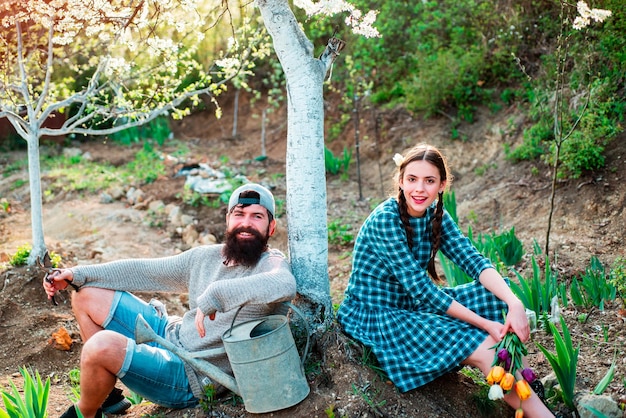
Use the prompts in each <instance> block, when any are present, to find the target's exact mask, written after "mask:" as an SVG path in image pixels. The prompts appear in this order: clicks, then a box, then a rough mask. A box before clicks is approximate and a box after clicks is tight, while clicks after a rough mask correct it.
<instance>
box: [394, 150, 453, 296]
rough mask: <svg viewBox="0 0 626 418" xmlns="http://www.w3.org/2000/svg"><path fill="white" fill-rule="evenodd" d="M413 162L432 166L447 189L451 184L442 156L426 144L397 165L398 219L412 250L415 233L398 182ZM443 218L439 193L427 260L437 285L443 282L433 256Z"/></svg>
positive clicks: (450, 176)
mask: <svg viewBox="0 0 626 418" xmlns="http://www.w3.org/2000/svg"><path fill="white" fill-rule="evenodd" d="M413 161H426V162H429V163H430V164H432V165H434V166H435V167H436V168H437V170H438V171H439V176H440V177H441V181H447V186H448V187H449V185H450V183H452V175H451V174H450V172H449V170H448V164H447V162H446V159H445V157H444V156H443V154H442V153H441V152H440V151H439V150H438V149H437V148H435V147H433V146H432V145H428V144H418V145H416V146H415V147H413V148H411V149H410V150H409V151H408V152H407V153H406V155H405V156H404V157H403V158H402V160H401V161H400V162H399V164H398V171H397V172H396V176H395V178H394V180H395V184H396V190H397V191H398V196H397V200H398V204H399V207H400V219H401V220H402V225H404V229H405V230H406V237H407V244H408V245H409V248H410V249H413V238H414V237H415V232H414V231H413V228H412V227H411V223H410V222H409V220H410V219H411V215H409V208H408V205H407V202H406V198H405V197H404V192H403V190H402V188H401V187H400V180H401V179H402V178H403V176H404V171H405V169H406V166H407V165H408V164H409V163H411V162H413ZM442 218H443V192H440V193H439V196H438V199H437V207H436V209H435V212H434V214H433V217H432V220H431V223H432V234H431V251H430V259H429V260H428V274H429V275H430V278H431V279H432V280H433V282H435V283H437V284H443V283H444V280H442V279H441V278H440V277H439V275H438V274H437V270H436V269H435V256H436V255H437V251H439V245H440V242H441V220H442Z"/></svg>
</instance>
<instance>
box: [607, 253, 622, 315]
mask: <svg viewBox="0 0 626 418" xmlns="http://www.w3.org/2000/svg"><path fill="white" fill-rule="evenodd" d="M609 283H611V284H612V285H613V286H614V287H615V291H616V292H617V294H618V295H619V297H620V299H621V301H622V306H623V307H624V308H626V258H622V257H617V258H616V259H615V261H614V262H613V265H612V266H611V272H610V273H609Z"/></svg>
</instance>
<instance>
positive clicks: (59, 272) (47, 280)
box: [43, 269, 74, 299]
mask: <svg viewBox="0 0 626 418" xmlns="http://www.w3.org/2000/svg"><path fill="white" fill-rule="evenodd" d="M73 280H74V273H72V270H70V269H51V270H50V272H48V273H47V274H46V275H45V276H44V278H43V289H44V290H45V292H46V294H47V295H48V299H53V298H54V295H55V294H56V292H58V291H59V290H64V289H65V288H67V286H68V285H69V284H71V283H72V281H73Z"/></svg>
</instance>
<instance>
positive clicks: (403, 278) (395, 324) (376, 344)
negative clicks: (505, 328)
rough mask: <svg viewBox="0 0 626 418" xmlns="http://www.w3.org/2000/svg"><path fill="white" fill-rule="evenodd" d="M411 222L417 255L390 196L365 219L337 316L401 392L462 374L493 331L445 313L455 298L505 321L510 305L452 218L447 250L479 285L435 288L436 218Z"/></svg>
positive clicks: (445, 233)
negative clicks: (484, 279) (488, 285)
mask: <svg viewBox="0 0 626 418" xmlns="http://www.w3.org/2000/svg"><path fill="white" fill-rule="evenodd" d="M433 211H434V205H433V206H432V207H430V208H429V209H428V211H427V214H426V216H424V217H423V218H412V219H411V222H412V226H413V228H414V231H415V237H414V244H413V250H412V251H411V250H409V248H408V245H407V240H406V232H405V230H404V228H403V226H402V222H401V220H400V213H399V209H398V203H397V202H396V201H395V199H393V198H392V199H388V200H387V201H385V202H383V203H382V204H381V205H379V206H378V207H377V208H376V209H375V210H374V211H373V212H372V213H371V214H370V216H369V217H368V218H367V220H366V221H365V222H364V224H363V226H362V227H361V230H360V231H359V234H358V236H357V239H356V243H355V246H354V252H353V262H352V264H353V266H352V274H351V276H350V281H349V283H348V286H347V289H346V294H345V298H344V301H343V302H342V304H341V307H340V308H339V312H338V316H337V319H338V321H339V323H340V324H341V325H342V327H343V329H344V331H345V332H346V333H347V334H348V335H350V336H351V337H352V338H354V339H356V340H358V341H360V342H362V343H363V344H364V345H366V346H368V347H371V348H372V351H373V352H374V354H375V355H376V358H377V359H378V361H379V363H380V365H381V367H382V368H383V369H384V370H385V372H386V373H387V375H388V376H389V378H390V379H391V381H392V382H393V383H394V384H395V385H396V386H397V387H398V389H399V390H400V391H402V392H406V391H408V390H411V389H414V388H416V387H419V386H422V385H424V384H426V383H428V382H430V381H432V380H434V379H435V378H437V377H439V376H441V375H443V374H445V373H447V372H450V371H452V370H454V369H456V368H457V367H458V366H459V364H460V363H461V362H462V361H463V360H465V359H466V358H467V357H468V356H469V355H470V354H471V353H472V352H473V351H474V350H475V349H476V348H477V347H478V345H479V344H480V343H482V342H483V341H484V340H485V338H487V333H486V332H485V331H483V330H481V329H478V328H476V327H474V326H472V325H470V324H468V323H466V322H463V321H460V320H457V319H455V318H452V317H450V316H448V315H447V314H446V313H445V312H446V310H447V309H448V307H449V306H450V304H451V303H452V301H453V300H456V301H457V302H459V303H461V304H462V305H464V306H465V307H467V308H469V309H471V310H473V311H474V312H476V313H477V314H479V315H481V316H483V317H485V318H488V319H491V320H495V321H500V322H502V321H503V314H502V312H503V309H504V310H506V308H507V307H506V304H504V303H503V302H502V301H500V300H499V299H497V298H496V297H495V296H494V295H493V294H491V292H489V291H488V290H487V289H485V288H484V287H483V286H482V285H481V284H480V282H479V281H478V280H477V279H478V276H479V275H480V273H481V272H482V271H483V270H485V269H487V268H491V267H492V264H491V262H490V261H489V260H488V259H486V258H485V257H483V256H482V255H481V254H480V253H479V252H478V251H477V250H476V249H475V248H474V247H473V245H472V244H471V243H470V241H469V240H468V239H467V238H466V237H464V236H463V235H462V233H461V231H460V230H459V228H458V227H457V225H456V224H455V223H454V221H453V220H452V218H451V217H450V215H449V214H448V213H447V212H445V213H444V217H443V223H442V237H441V246H440V249H441V251H442V252H443V253H444V254H445V255H446V256H447V257H448V258H449V259H450V260H452V261H453V262H454V263H456V264H458V265H459V267H461V268H462V269H463V270H464V271H465V272H466V273H467V274H468V275H469V276H470V277H472V278H474V281H473V282H471V283H468V284H465V285H462V286H457V287H454V288H449V287H444V288H440V287H438V286H436V285H435V284H434V283H433V282H432V280H431V279H430V277H429V276H428V273H427V271H426V267H427V264H428V259H429V257H430V250H431V244H430V238H431V221H430V220H431V216H432V213H433Z"/></svg>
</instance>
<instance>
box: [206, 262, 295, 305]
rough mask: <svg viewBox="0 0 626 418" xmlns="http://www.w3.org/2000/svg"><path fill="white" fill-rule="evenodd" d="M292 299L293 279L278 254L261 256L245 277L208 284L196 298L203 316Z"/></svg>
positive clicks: (288, 268) (293, 291)
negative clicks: (245, 306) (240, 307)
mask: <svg viewBox="0 0 626 418" xmlns="http://www.w3.org/2000/svg"><path fill="white" fill-rule="evenodd" d="M295 296H296V279H295V277H294V276H293V274H292V273H291V267H290V265H289V263H288V262H287V260H286V259H285V257H284V256H283V255H282V253H280V252H279V251H275V250H271V251H269V252H268V253H266V255H264V256H263V257H262V258H261V260H260V261H259V263H258V264H257V266H256V267H255V268H254V269H252V270H251V271H249V274H246V275H242V276H240V277H236V278H232V279H229V280H218V281H215V282H212V283H211V284H210V285H209V286H208V287H207V288H206V290H205V291H204V292H203V293H202V294H201V295H200V296H199V297H198V298H197V303H198V307H199V308H200V310H202V312H203V313H204V314H205V315H209V314H211V313H214V312H216V311H220V312H228V311H230V310H231V309H235V308H238V307H239V306H242V305H262V304H271V303H275V302H284V301H289V300H291V299H293V298H294V297H295Z"/></svg>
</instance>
